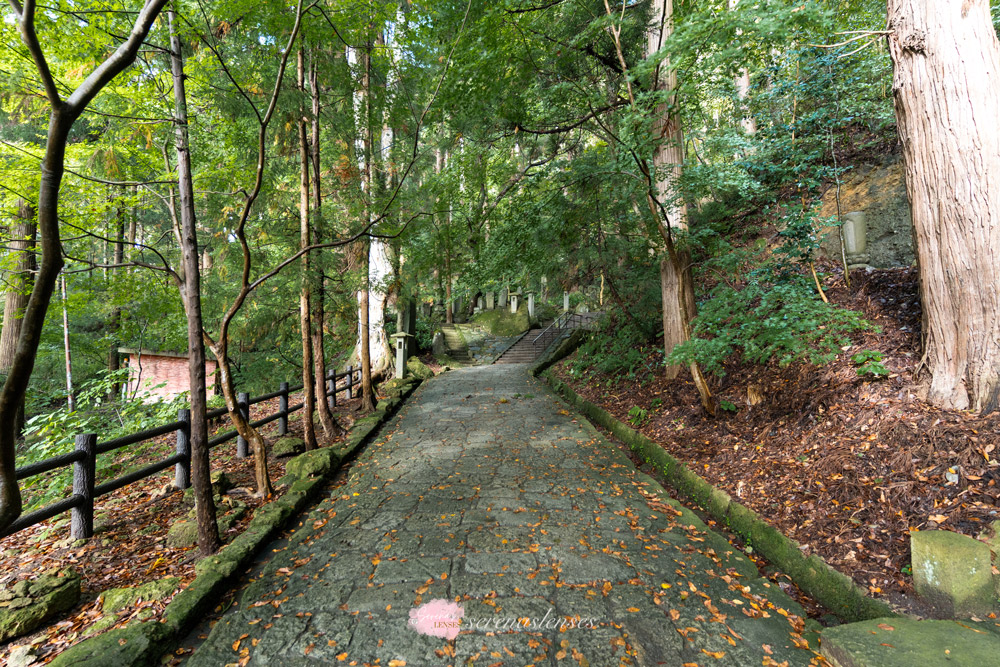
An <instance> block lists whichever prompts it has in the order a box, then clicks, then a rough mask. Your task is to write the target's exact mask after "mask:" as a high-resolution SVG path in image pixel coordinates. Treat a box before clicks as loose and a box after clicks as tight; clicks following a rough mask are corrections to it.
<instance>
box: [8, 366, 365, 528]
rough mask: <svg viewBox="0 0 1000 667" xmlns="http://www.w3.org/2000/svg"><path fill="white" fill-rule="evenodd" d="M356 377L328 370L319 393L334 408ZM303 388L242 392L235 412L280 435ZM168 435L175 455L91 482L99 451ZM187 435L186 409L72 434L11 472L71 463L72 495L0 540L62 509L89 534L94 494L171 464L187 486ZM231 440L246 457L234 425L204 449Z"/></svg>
mask: <svg viewBox="0 0 1000 667" xmlns="http://www.w3.org/2000/svg"><path fill="white" fill-rule="evenodd" d="M360 375H361V369H359V368H354V367H352V366H348V367H347V370H346V371H344V372H342V373H333V372H331V373H328V374H327V381H326V388H325V391H324V392H323V395H324V397H325V398H326V399H329V400H330V402H331V403H332V405H333V406H336V405H337V394H339V393H341V392H343V393H345V394H346V395H347V399H348V400H350V399H351V398H353V396H354V387H355V386H356V385H358V384H360V383H361V377H360ZM345 379H346V380H347V381H346V382H344V383H343V384H341V385H340V386H338V383H339V382H340V381H341V380H345ZM302 388H303V385H301V384H299V385H295V386H289V384H288V383H287V382H282V383H281V387H280V388H279V389H278V391H274V392H271V393H270V394H264V395H263V396H257V397H255V398H250V396H249V395H248V394H245V393H241V394H239V396H238V400H237V409H238V410H239V411H240V413H241V414H242V416H243V418H244V419H246V420H247V421H248V422H250V425H251V426H252V427H254V428H257V427H259V426H263V425H265V424H270V423H271V422H274V421H277V422H278V434H279V435H285V434H287V433H288V416H289V415H291V414H292V413H294V412H298V411H299V410H301V409H302V408H303V407H305V403H298V404H296V405H292V406H289V405H288V395H289V394H290V393H293V392H296V391H299V390H300V389H302ZM275 398H277V399H278V411H277V412H275V413H274V414H270V415H267V416H265V417H262V418H260V419H257V420H256V421H252V422H251V421H250V406H252V405H257V404H258V403H263V402H265V401H270V400H273V399H275ZM227 414H229V410H228V408H217V409H215V410H210V411H208V412H207V413H205V417H206V418H207V419H209V420H211V419H218V418H219V417H223V416H225V415H227ZM170 433H174V434H175V435H176V446H175V453H174V454H173V455H172V456H169V457H167V458H165V459H163V460H161V461H157V462H156V463H151V464H149V465H147V466H144V467H142V468H139V469H138V470H133V471H132V472H129V473H126V474H124V475H122V476H121V477H117V478H115V479H111V480H108V481H106V482H103V483H101V484H97V483H96V479H95V477H96V468H97V455H98V454H107V453H109V452H113V451H116V450H119V449H123V448H125V447H129V446H132V445H136V444H139V443H141V442H145V441H147V440H152V439H153V438H158V437H160V436H163V435H169V434H170ZM190 435H191V418H190V411H189V410H187V409H183V410H180V411H179V413H178V419H177V421H174V422H170V423H169V424H163V425H162V426H157V427H155V428H151V429H147V430H145V431H140V432H138V433H132V434H130V435H126V436H122V437H120V438H115V439H114V440H107V441H105V442H98V438H97V435H95V434H93V433H86V434H80V435H77V436H76V443H75V449H74V450H73V451H72V452H68V453H66V454H60V455H59V456H53V457H52V458H49V459H45V460H44V461H37V462H35V463H31V464H29V465H26V466H22V467H20V468H17V469H16V470H15V471H14V474H15V477H16V478H17V480H18V481H21V480H23V479H27V478H29V477H36V476H38V475H44V474H45V473H49V472H52V471H54V470H59V469H60V468H69V467H71V466H72V468H73V493H72V495H71V496H69V497H68V498H64V499H63V500H59V501H57V502H55V503H52V504H51V505H47V506H45V507H42V508H41V509H37V510H35V511H33V512H29V513H28V514H24V515H22V516H20V517H18V519H17V520H16V521H14V522H13V523H12V524H11V525H9V526H8V527H7V528H6V530H4V531H2V532H0V538H4V537H7V536H8V535H13V534H14V533H17V532H20V531H22V530H24V529H25V528H30V527H31V526H35V525H37V524H39V523H42V522H43V521H47V520H48V519H51V518H52V517H54V516H57V515H59V514H62V513H63V512H72V515H71V518H70V534H71V535H72V537H73V539H81V538H88V537H92V536H93V534H94V501H95V500H96V499H97V498H100V497H101V496H105V495H107V494H109V493H112V492H114V491H117V490H118V489H121V488H122V487H125V486H128V485H129V484H133V483H135V482H138V481H139V480H142V479H146V478H147V477H152V476H153V475H156V474H158V473H161V472H163V471H164V470H167V469H168V468H170V467H173V468H174V486H175V487H177V488H179V489H186V488H187V487H188V486H190V484H191V443H190ZM234 438H235V439H236V441H237V443H236V456H237V458H245V457H248V456H249V455H250V452H249V445H248V443H247V442H246V441H245V440H244V439H243V437H242V436H240V435H239V434H238V433H237V432H236V430H235V429H234V430H231V431H227V432H225V433H221V434H219V435H217V436H215V437H214V438H211V439H209V441H208V447H209V449H212V448H215V447H217V446H219V445H221V444H223V443H226V442H229V441H230V440H233V439H234Z"/></svg>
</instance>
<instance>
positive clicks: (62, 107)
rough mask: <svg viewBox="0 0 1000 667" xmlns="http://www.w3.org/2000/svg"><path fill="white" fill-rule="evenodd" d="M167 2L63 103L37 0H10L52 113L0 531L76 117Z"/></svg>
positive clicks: (13, 507) (4, 449) (12, 487)
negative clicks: (38, 22) (42, 38)
mask: <svg viewBox="0 0 1000 667" xmlns="http://www.w3.org/2000/svg"><path fill="white" fill-rule="evenodd" d="M166 2H167V0H147V1H146V2H145V3H144V5H143V8H142V10H140V11H139V13H138V14H137V15H136V18H135V22H134V24H133V26H132V30H131V31H130V32H129V36H128V38H127V39H126V40H125V41H124V42H122V43H121V44H120V45H119V46H118V48H117V49H115V51H114V53H112V54H111V55H110V56H108V57H107V58H106V59H105V60H104V61H103V62H101V63H100V64H99V65H98V66H97V67H96V68H94V69H93V70H92V71H91V72H90V73H89V74H88V75H87V77H86V78H85V79H84V80H83V83H81V84H80V85H79V86H78V87H77V88H76V90H74V91H73V92H72V93H71V94H70V96H69V97H68V98H66V99H65V100H64V99H62V97H61V95H60V93H59V87H58V85H57V84H56V81H55V79H54V78H53V76H52V73H51V70H50V69H49V65H48V62H47V61H46V59H45V53H44V50H43V49H42V45H41V43H40V42H39V40H38V34H37V32H36V30H35V17H36V13H35V9H36V4H35V0H28V1H26V2H24V3H23V5H22V4H21V3H20V2H15V1H14V0H10V6H11V10H12V11H11V15H12V16H13V17H14V18H15V19H16V21H17V24H18V29H19V30H20V32H21V39H22V41H23V42H24V44H25V46H27V49H28V52H29V54H30V55H31V58H32V60H33V61H34V64H35V69H36V70H37V72H38V78H39V81H40V82H41V85H42V86H43V87H44V89H45V94H46V97H47V98H48V103H49V108H50V115H49V128H48V132H47V135H46V140H45V155H44V156H43V157H42V164H41V167H42V171H41V182H40V184H39V188H38V207H37V211H38V231H39V236H40V238H41V262H40V264H39V268H38V273H37V274H36V275H35V285H34V287H33V288H32V290H31V296H30V297H28V303H27V304H26V305H25V308H24V317H23V318H22V319H21V332H20V335H19V336H18V340H17V344H16V345H15V348H14V358H13V359H12V360H11V364H10V369H9V371H8V375H7V377H6V378H5V380H4V383H3V389H0V531H2V530H3V529H4V528H6V527H7V526H9V525H10V524H11V523H12V522H13V521H14V520H16V519H17V517H18V516H20V514H21V490H20V488H18V485H17V478H16V476H15V468H14V465H15V464H14V455H15V444H16V442H17V438H18V433H17V432H16V431H15V426H16V423H17V413H18V411H19V410H20V409H21V406H22V405H23V403H24V394H25V392H26V391H27V389H28V380H29V379H30V378H31V371H32V369H33V368H34V366H35V355H36V354H37V352H38V344H39V342H40V341H41V337H42V328H43V326H44V324H45V314H46V312H47V310H48V307H49V302H50V301H51V300H52V294H53V293H54V292H55V288H56V279H57V278H58V276H59V272H60V271H61V270H62V266H63V260H62V253H61V251H62V248H61V243H60V239H59V187H60V185H61V184H62V177H63V173H64V170H65V160H66V144H67V142H68V140H69V133H70V130H71V129H72V127H73V124H74V123H75V122H76V120H77V118H79V117H80V114H82V113H83V111H84V109H86V108H87V105H88V104H90V102H91V101H92V100H93V99H94V97H96V96H97V94H98V93H99V92H101V90H102V89H103V88H104V87H105V86H107V85H108V84H109V83H111V81H112V79H114V78H115V77H116V76H118V75H119V74H120V73H121V72H122V71H123V70H125V68H127V67H128V66H129V65H131V64H132V62H133V61H134V60H135V56H136V53H138V51H139V47H140V46H142V43H143V42H144V41H145V40H146V35H147V33H148V32H149V29H150V27H151V26H152V25H153V22H154V21H156V17H157V16H159V14H160V11H161V10H162V9H163V6H164V5H165V4H166Z"/></svg>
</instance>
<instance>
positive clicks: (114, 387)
mask: <svg viewBox="0 0 1000 667" xmlns="http://www.w3.org/2000/svg"><path fill="white" fill-rule="evenodd" d="M118 203H119V205H118V207H117V209H116V211H115V237H114V238H115V242H114V255H113V258H112V264H115V265H119V264H122V263H123V262H124V261H125V208H124V206H123V205H122V202H121V199H119V200H118ZM114 271H116V272H117V271H118V269H114ZM121 326H122V309H121V307H120V306H115V307H114V308H112V309H111V315H110V316H109V317H108V330H109V331H110V333H111V342H110V343H109V344H108V373H112V374H113V373H117V372H118V371H119V370H120V369H121V357H119V355H118V346H119V344H120V343H121V341H120V340H119V334H120V331H121ZM121 389H122V386H121V383H120V382H113V383H112V384H111V389H110V390H109V391H108V400H109V401H117V400H119V398H120V397H121Z"/></svg>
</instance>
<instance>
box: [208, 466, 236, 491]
mask: <svg viewBox="0 0 1000 667" xmlns="http://www.w3.org/2000/svg"><path fill="white" fill-rule="evenodd" d="M210 479H211V480H212V491H213V492H214V493H216V494H218V495H222V494H224V493H225V492H226V491H228V490H229V489H231V488H233V482H232V480H231V479H229V475H227V474H226V471H225V470H216V471H215V472H213V473H212V474H211V477H210Z"/></svg>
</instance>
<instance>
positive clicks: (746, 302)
mask: <svg viewBox="0 0 1000 667" xmlns="http://www.w3.org/2000/svg"><path fill="white" fill-rule="evenodd" d="M765 276H766V277H769V278H773V280H765V279H762V278H764V277H765ZM692 328H693V331H692V333H693V336H692V338H691V340H689V341H687V342H685V343H683V344H681V345H678V346H676V347H675V348H674V349H673V352H672V353H671V354H670V357H669V358H668V363H672V364H683V365H687V364H690V363H691V362H697V363H698V364H700V365H701V367H702V369H703V370H705V371H709V372H712V373H716V374H718V375H722V374H723V362H724V361H725V360H726V359H728V358H729V357H730V356H732V355H733V354H734V353H735V352H737V351H739V352H741V353H742V355H743V358H744V359H745V360H746V361H749V362H751V363H756V364H766V363H768V362H769V361H772V360H775V361H777V362H778V364H779V365H781V366H787V365H788V364H790V363H792V362H794V361H805V362H808V363H812V364H816V365H822V364H825V363H828V362H830V361H831V360H833V358H834V357H836V355H837V352H838V351H839V350H840V348H841V347H843V346H844V345H847V344H848V343H849V342H850V340H849V338H848V337H847V334H849V333H851V332H854V331H860V330H864V329H874V328H875V327H874V325H872V324H871V323H869V322H867V321H866V320H865V319H864V318H863V317H862V316H861V314H860V313H858V312H855V311H852V310H845V309H842V308H838V307H837V306H834V305H832V304H828V303H824V302H823V301H822V300H820V299H819V297H818V296H817V295H816V290H815V287H814V286H813V285H811V284H810V282H809V280H808V279H807V278H805V277H801V276H796V275H779V276H773V275H768V272H757V273H755V274H754V275H752V276H751V280H750V282H749V283H748V284H747V285H746V286H745V287H744V288H742V289H735V288H733V287H730V286H728V285H721V286H719V287H717V288H716V289H715V291H714V292H713V293H712V297H711V298H710V299H708V301H706V302H705V303H704V304H702V305H701V310H700V311H699V313H698V317H697V318H695V320H694V322H693V327H692Z"/></svg>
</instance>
